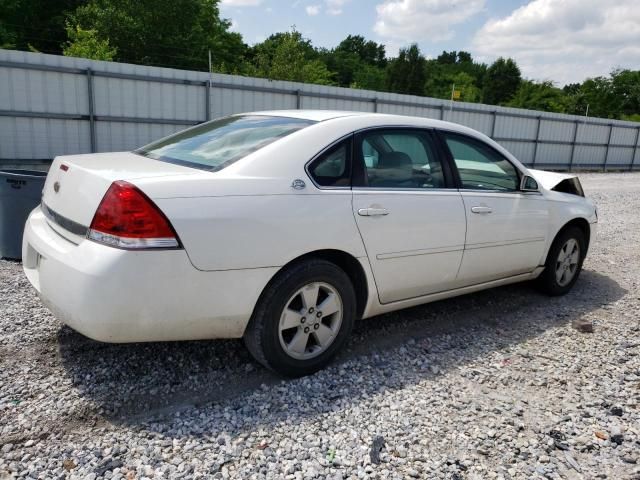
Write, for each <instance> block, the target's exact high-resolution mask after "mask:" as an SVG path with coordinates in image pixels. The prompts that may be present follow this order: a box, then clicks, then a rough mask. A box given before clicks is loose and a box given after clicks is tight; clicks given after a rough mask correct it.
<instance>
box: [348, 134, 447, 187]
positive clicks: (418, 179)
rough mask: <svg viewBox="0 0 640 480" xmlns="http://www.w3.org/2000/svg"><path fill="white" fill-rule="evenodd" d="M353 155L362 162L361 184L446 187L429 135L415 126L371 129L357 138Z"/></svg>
mask: <svg viewBox="0 0 640 480" xmlns="http://www.w3.org/2000/svg"><path fill="white" fill-rule="evenodd" d="M356 145H357V147H356V148H355V155H356V156H358V157H359V158H360V159H361V163H362V164H363V166H364V178H363V179H362V182H361V183H362V184H363V185H362V186H366V187H372V188H385V189H387V188H392V189H395V188H399V189H402V188H405V189H406V188H445V186H446V182H445V177H444V172H443V169H442V163H441V162H440V157H439V156H438V154H437V152H436V150H435V148H434V146H433V143H432V141H431V138H430V137H429V135H427V134H426V133H425V132H423V131H418V130H403V129H394V130H372V131H367V132H364V133H361V134H359V135H358V137H357V140H356Z"/></svg>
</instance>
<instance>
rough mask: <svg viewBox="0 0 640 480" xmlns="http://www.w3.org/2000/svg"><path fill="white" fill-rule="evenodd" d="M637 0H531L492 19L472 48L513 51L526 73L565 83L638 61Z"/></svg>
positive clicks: (490, 54) (487, 54) (490, 55)
mask: <svg viewBox="0 0 640 480" xmlns="http://www.w3.org/2000/svg"><path fill="white" fill-rule="evenodd" d="M638 6H639V5H638V0H609V1H606V2H603V1H602V0H532V1H531V2H529V3H528V4H527V5H525V6H522V7H520V8H518V9H516V10H514V11H513V12H511V14H509V15H508V16H506V17H504V18H497V19H491V20H489V21H488V22H487V23H486V24H485V25H484V26H483V27H482V28H481V29H480V30H479V31H478V32H476V34H475V36H474V39H473V41H472V51H473V52H474V53H475V54H479V55H481V56H483V57H484V58H485V59H486V60H493V59H494V58H495V57H498V56H505V57H506V56H509V57H513V58H514V59H515V60H516V61H517V62H518V65H519V66H520V68H521V69H522V72H523V74H524V76H526V77H529V78H533V79H536V80H556V81H557V82H559V83H560V84H561V85H562V84H565V83H570V82H579V81H582V80H584V79H585V78H586V77H590V76H597V75H606V74H608V73H609V72H610V71H611V69H613V68H614V67H617V66H622V67H624V66H628V67H634V68H637V65H638V64H640V26H639V25H640V8H638Z"/></svg>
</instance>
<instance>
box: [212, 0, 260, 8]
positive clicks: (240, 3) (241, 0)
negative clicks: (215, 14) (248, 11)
mask: <svg viewBox="0 0 640 480" xmlns="http://www.w3.org/2000/svg"><path fill="white" fill-rule="evenodd" d="M261 3H262V0H222V5H225V6H228V7H257V6H258V5H260V4H261Z"/></svg>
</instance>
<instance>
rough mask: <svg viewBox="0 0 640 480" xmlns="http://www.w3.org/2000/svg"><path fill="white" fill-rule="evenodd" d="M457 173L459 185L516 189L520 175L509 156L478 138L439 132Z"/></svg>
mask: <svg viewBox="0 0 640 480" xmlns="http://www.w3.org/2000/svg"><path fill="white" fill-rule="evenodd" d="M442 135H443V136H444V139H445V141H446V142H447V146H448V147H449V151H450V152H451V155H452V157H453V160H454V162H455V164H456V167H457V169H458V173H459V174H460V180H461V182H462V188H468V189H473V190H505V191H513V190H518V188H519V185H520V178H519V176H518V171H517V170H516V167H514V166H513V164H512V163H511V162H509V160H507V159H506V158H505V157H503V156H502V155H500V154H499V153H498V152H496V151H495V150H494V149H493V148H491V147H489V146H488V145H485V144H483V143H482V142H480V141H478V140H475V139H472V138H469V137H466V136H464V135H457V134H454V133H449V132H442Z"/></svg>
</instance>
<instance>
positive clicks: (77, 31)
mask: <svg viewBox="0 0 640 480" xmlns="http://www.w3.org/2000/svg"><path fill="white" fill-rule="evenodd" d="M67 36H68V37H69V42H68V43H67V45H66V46H65V47H63V49H62V53H63V55H65V56H67V57H82V58H90V59H92V60H113V58H114V57H115V56H116V53H117V49H116V48H113V47H111V46H110V45H109V40H100V39H99V38H97V36H96V31H95V30H83V29H82V28H80V27H78V26H76V27H72V26H71V25H69V26H68V27H67Z"/></svg>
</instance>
